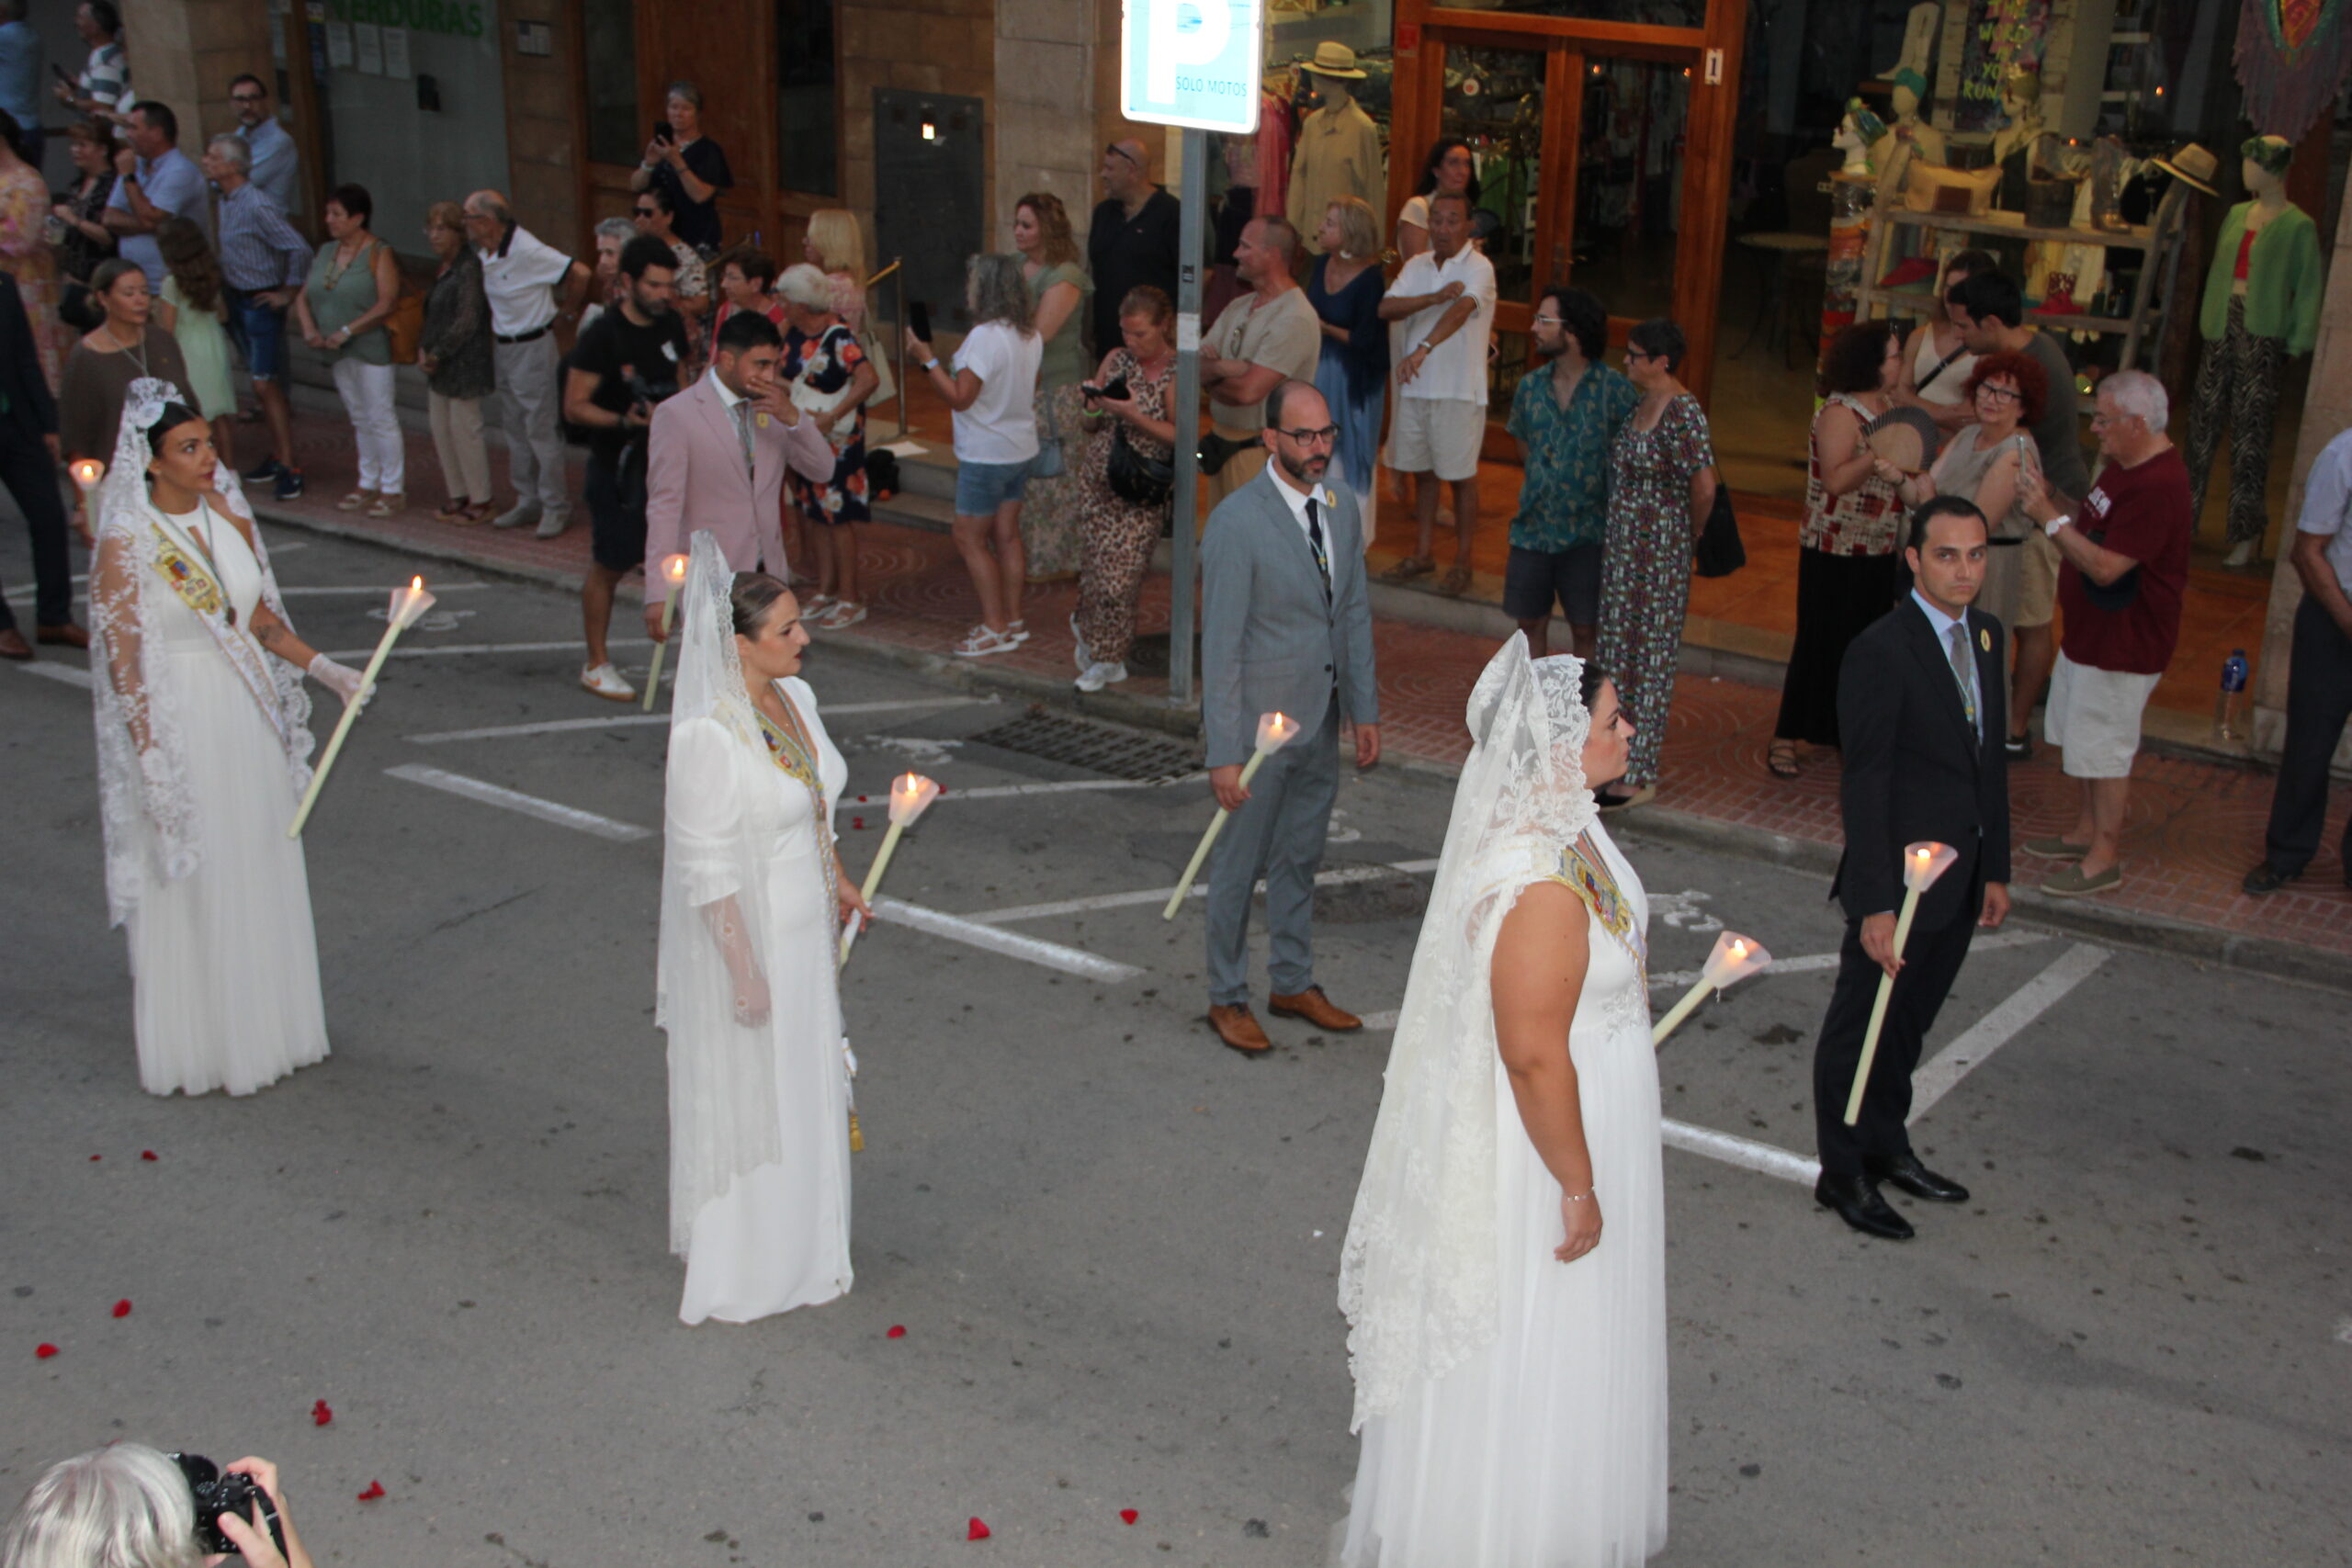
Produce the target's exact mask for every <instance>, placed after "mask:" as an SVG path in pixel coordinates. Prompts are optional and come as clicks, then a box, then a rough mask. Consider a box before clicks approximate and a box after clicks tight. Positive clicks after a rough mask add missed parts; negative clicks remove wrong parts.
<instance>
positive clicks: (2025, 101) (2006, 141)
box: [1993, 65, 2050, 212]
mask: <svg viewBox="0 0 2352 1568" xmlns="http://www.w3.org/2000/svg"><path fill="white" fill-rule="evenodd" d="M2001 112H2002V113H2003V114H2005V115H2007V117H2008V121H2007V124H2005V125H2003V126H2002V127H2001V129H2000V130H1996V131H1995V132H1994V133H1993V164H1994V166H1995V167H1996V168H1997V169H1999V170H2000V171H2001V191H2000V197H1999V205H2000V207H2001V208H2002V209H2003V210H2004V211H2008V212H2023V211H2024V210H2025V187H2026V180H2027V171H2028V170H2029V169H2030V168H2031V167H2032V164H2033V155H2034V149H2035V146H2036V144H2037V143H2039V142H2040V141H2041V139H2042V138H2043V137H2044V136H2047V135H2048V134H2050V131H2049V128H2048V127H2047V126H2045V125H2043V124H2042V121H2041V71H2040V70H2039V69H2038V68H2036V67H2034V66H2031V65H2012V66H2010V67H2009V73H2008V74H2007V75H2006V76H2004V77H2002V78H2001Z"/></svg>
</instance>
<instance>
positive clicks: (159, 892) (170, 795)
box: [90, 379, 360, 1094]
mask: <svg viewBox="0 0 2352 1568" xmlns="http://www.w3.org/2000/svg"><path fill="white" fill-rule="evenodd" d="M90 669H91V673H92V675H93V676H94V677H95V679H94V680H93V682H91V686H92V691H93V692H94V694H95V698H96V718H97V739H98V796H99V804H100V807H101V810H102V816H103V819H104V824H105V832H106V856H107V912H108V915H109V916H110V918H111V919H112V920H113V922H114V923H115V924H117V925H121V926H127V927H128V928H129V931H130V972H131V990H132V1010H133V1015H134V1018H135V1021H136V1027H137V1033H138V1041H139V1080H140V1082H141V1085H143V1086H144V1087H145V1088H146V1089H147V1090H148V1092H149V1093H151V1094H171V1093H173V1092H175V1091H186V1092H187V1093H189V1094H202V1093H205V1092H207V1091H209V1090H211V1089H227V1090H228V1091H229V1092H230V1093H231V1094H251V1093H252V1092H253V1091H254V1090H255V1089H260V1088H262V1087H264V1086H265V1085H267V1084H269V1083H272V1082H274V1081H276V1080H277V1079H278V1078H280V1077H285V1076H286V1075H287V1074H288V1073H290V1072H292V1071H293V1070H294V1069H295V1068H297V1067H301V1066H309V1065H310V1064H311V1063H312V1062H316V1061H319V1060H321V1059H322V1058H323V1057H324V1056H325V1055H326V1054H327V1031H326V1016H325V1010H324V1009H323V1007H322V1004H321V1001H320V998H319V959H318V946H317V942H316V939H315V937H314V936H313V934H312V931H311V892H310V884H309V881H308V879H307V877H306V875H305V874H304V871H303V865H302V846H301V844H300V841H299V840H289V839H288V838H287V836H286V825H287V824H288V822H289V821H291V820H292V819H293V816H294V808H295V806H296V804H297V802H298V801H299V800H300V795H301V792H302V790H303V788H304V786H305V785H307V784H309V782H310V777H311V766H310V761H309V759H310V755H311V730H310V717H311V700H310V698H309V697H308V696H307V695H305V694H304V693H303V690H302V677H301V673H300V672H301V671H306V670H307V671H309V672H310V673H311V675H312V676H313V677H315V678H316V679H317V680H319V681H320V682H321V683H322V684H324V685H326V686H328V687H329V688H330V689H332V690H334V692H336V693H337V694H339V695H341V696H342V697H343V699H344V700H345V702H348V701H350V700H351V699H352V697H353V696H354V695H356V694H357V692H358V690H359V683H360V674H359V671H356V670H353V669H350V668H348V667H347V666H345V665H342V664H338V663H336V662H335V661H334V660H331V659H329V658H327V657H326V656H325V655H323V654H321V653H319V652H317V651H315V650H314V649H311V647H310V646H309V645H308V644H306V643H304V642H303V641H302V639H301V638H300V637H297V636H295V634H294V628H293V626H291V625H289V624H288V620H287V616H286V606H285V604H284V603H283V602H282V601H281V600H280V599H279V598H278V593H277V579H276V578H275V577H273V576H272V575H271V574H270V570H269V554H268V551H267V549H266V547H265V546H264V545H263V543H262V539H261V535H260V533H259V532H258V531H257V530H256V529H255V528H254V520H253V513H252V510H251V509H250V508H249V507H247V505H246V504H245V499H244V495H243V491H240V490H239V489H238V486H237V479H236V476H235V475H233V474H232V473H231V472H230V471H229V469H228V468H226V467H225V466H223V465H222V464H221V463H220V460H219V458H218V457H216V455H215V454H214V452H213V448H212V434H211V427H210V426H209V425H208V424H207V423H205V420H204V416H203V415H201V414H199V413H198V412H196V411H195V410H193V409H191V408H189V407H188V406H187V404H186V403H185V402H183V401H181V400H180V395H179V393H178V391H177V389H175V388H173V387H172V386H171V385H170V383H168V382H164V381H156V380H149V379H141V380H137V381H133V382H132V383H131V384H130V388H129V389H128V391H127V393H126V395H125V397H124V400H123V412H122V419H121V423H120V427H119V432H118V435H117V439H116V442H115V451H114V465H113V467H112V468H110V469H109V470H108V471H107V477H106V480H105V485H104V488H103V489H102V490H101V491H100V495H99V524H98V544H97V552H96V557H95V558H94V560H93V563H92V566H91V572H90Z"/></svg>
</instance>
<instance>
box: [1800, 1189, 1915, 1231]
mask: <svg viewBox="0 0 2352 1568" xmlns="http://www.w3.org/2000/svg"><path fill="white" fill-rule="evenodd" d="M1813 1201H1815V1202H1816V1203H1818V1204H1820V1205H1821V1206H1822V1207H1823V1208H1825V1209H1829V1210H1833V1211H1835V1212H1836V1213H1837V1215H1838V1218H1839V1219H1841V1220H1843V1221H1845V1222H1846V1223H1847V1224H1849V1225H1851V1226H1853V1227H1854V1228H1855V1229H1856V1230H1858V1231H1860V1232H1861V1233H1862V1234H1863V1235H1874V1236H1879V1237H1881V1238H1883V1239H1884V1240H1887V1241H1909V1240H1910V1239H1911V1236H1912V1234H1913V1233H1912V1230H1911V1222H1910V1221H1908V1220H1906V1219H1905V1218H1904V1217H1903V1216H1902V1215H1900V1214H1898V1213H1895V1212H1894V1208H1893V1206H1892V1205H1890V1204H1889V1203H1888V1202H1887V1201H1886V1200H1885V1199H1883V1198H1882V1197H1880V1196H1879V1195H1878V1183H1876V1182H1874V1181H1872V1180H1871V1179H1870V1178H1869V1177H1867V1176H1827V1175H1825V1176H1823V1177H1822V1179H1820V1180H1818V1181H1816V1182H1815V1183H1814V1184H1813Z"/></svg>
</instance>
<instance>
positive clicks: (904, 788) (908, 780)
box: [892, 773, 922, 795]
mask: <svg viewBox="0 0 2352 1568" xmlns="http://www.w3.org/2000/svg"><path fill="white" fill-rule="evenodd" d="M892 787H893V788H895V789H896V790H897V791H898V792H899V794H900V795H921V794H922V780H921V779H919V778H917V777H916V776H915V775H914V774H912V773H900V774H899V778H898V782H897V784H894V785H893V786H892Z"/></svg>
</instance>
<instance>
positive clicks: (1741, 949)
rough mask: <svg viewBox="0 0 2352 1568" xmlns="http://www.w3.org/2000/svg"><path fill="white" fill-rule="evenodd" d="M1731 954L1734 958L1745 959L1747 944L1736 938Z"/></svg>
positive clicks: (1733, 940)
mask: <svg viewBox="0 0 2352 1568" xmlns="http://www.w3.org/2000/svg"><path fill="white" fill-rule="evenodd" d="M1731 953H1732V956H1733V957H1734V958H1745V957H1747V943H1746V942H1742V941H1740V940H1739V939H1738V938H1737V937H1734V938H1732V942H1731Z"/></svg>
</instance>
